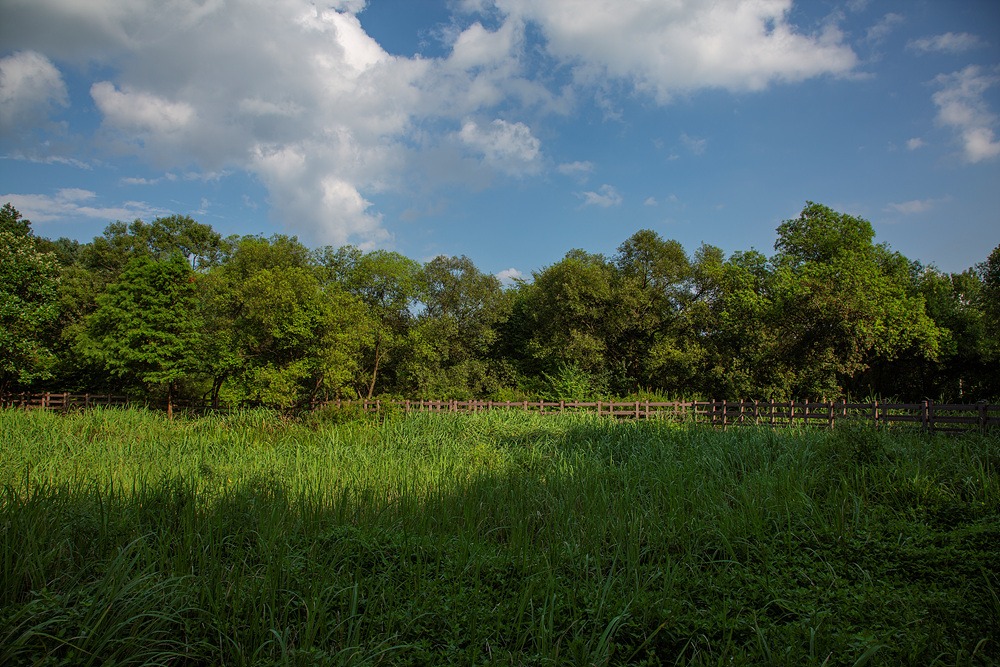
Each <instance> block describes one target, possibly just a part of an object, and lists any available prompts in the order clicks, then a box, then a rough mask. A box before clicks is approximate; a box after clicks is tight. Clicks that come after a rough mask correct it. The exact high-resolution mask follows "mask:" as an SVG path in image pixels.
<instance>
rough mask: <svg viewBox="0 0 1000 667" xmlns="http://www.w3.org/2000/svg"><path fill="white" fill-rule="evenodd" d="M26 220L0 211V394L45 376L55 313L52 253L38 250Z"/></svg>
mask: <svg viewBox="0 0 1000 667" xmlns="http://www.w3.org/2000/svg"><path fill="white" fill-rule="evenodd" d="M35 240H36V239H35V237H34V235H33V234H32V232H31V223H30V222H29V221H28V220H23V219H22V218H21V214H20V213H19V212H18V211H17V210H16V209H15V208H14V207H13V206H11V205H10V204H6V205H4V207H3V208H2V209H0V394H2V393H5V392H6V391H8V390H9V389H10V388H11V387H12V386H14V385H20V386H27V385H30V384H31V383H32V382H34V381H36V380H40V379H44V378H46V377H49V375H50V369H51V366H52V364H53V362H54V356H53V354H52V350H51V340H52V338H53V334H54V332H53V331H52V327H53V325H54V324H55V322H56V320H57V318H58V315H59V301H58V292H57V289H58V267H57V264H56V259H55V256H54V255H52V254H51V253H43V252H39V251H38V249H37V248H36V245H35Z"/></svg>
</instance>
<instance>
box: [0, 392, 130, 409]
mask: <svg viewBox="0 0 1000 667" xmlns="http://www.w3.org/2000/svg"><path fill="white" fill-rule="evenodd" d="M132 403H133V401H132V400H131V399H129V398H128V397H127V396H116V395H114V394H71V393H68V392H63V393H50V392H45V393H43V394H25V393H22V394H5V395H3V396H0V407H4V408H42V409H46V410H71V409H76V408H93V407H97V406H99V405H103V406H118V407H121V406H125V405H129V404H132Z"/></svg>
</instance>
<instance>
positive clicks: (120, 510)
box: [0, 410, 1000, 665]
mask: <svg viewBox="0 0 1000 667" xmlns="http://www.w3.org/2000/svg"><path fill="white" fill-rule="evenodd" d="M0 486H2V490H0V526H2V530H0V664H5V665H8V664H9V665H78V664H82V665H88V664H93V665H104V664H118V665H126V664H129V665H131V664H136V665H140V664H173V665H203V664H204V665H272V664H282V665H368V664H386V665H414V664H417V665H420V664H424V665H440V664H455V665H472V664H499V665H563V664H566V665H604V664H642V665H660V664H665V665H675V664H676V665H760V664H769V665H863V664H868V665H986V664H995V663H997V662H1000V643H998V642H1000V637H998V631H997V628H998V627H1000V619H998V613H1000V601H998V591H1000V569H998V568H1000V566H998V563H1000V440H998V438H997V437H995V436H974V437H973V436H965V437H961V438H948V437H932V436H926V435H921V434H916V433H904V432H892V431H888V432H887V431H878V430H871V429H838V430H837V431H835V432H826V431H813V432H806V431H794V430H787V431H770V430H756V429H750V428H747V429H736V430H730V431H727V432H720V431H713V430H709V429H707V428H703V427H694V426H686V425H676V424H670V423H666V422H649V423H646V422H625V423H614V422H612V421H609V420H607V419H597V418H595V417H593V416H588V415H564V416H544V417H542V416H538V415H531V414H525V413H520V412H511V413H500V412H494V413H482V414H476V415H449V414H440V415H412V416H410V417H406V418H402V417H400V418H397V419H390V420H388V421H387V422H386V423H384V424H373V423H369V422H362V421H354V422H348V423H343V424H323V423H319V422H316V423H311V424H306V423H300V422H295V421H286V420H282V419H280V418H278V417H276V416H274V415H271V414H268V413H265V412H242V413H235V414H232V415H226V416H211V417H204V418H200V419H190V420H185V419H179V420H175V421H172V422H171V421H168V420H166V419H165V418H164V417H163V416H161V415H159V414H156V413H151V412H144V411H137V410H132V411H119V410H93V411H90V412H85V413H79V414H70V415H65V416H63V415H56V414H50V413H43V412H24V411H17V410H5V411H0Z"/></svg>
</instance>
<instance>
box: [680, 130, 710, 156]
mask: <svg viewBox="0 0 1000 667" xmlns="http://www.w3.org/2000/svg"><path fill="white" fill-rule="evenodd" d="M681 143H682V144H684V147H685V148H687V149H688V150H689V151H691V153H693V154H694V155H702V154H704V153H705V149H706V148H707V147H708V139H702V138H701V137H692V136H691V135H689V134H687V133H685V134H682V135H681Z"/></svg>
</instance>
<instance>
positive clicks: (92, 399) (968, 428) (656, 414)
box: [0, 393, 1000, 433]
mask: <svg viewBox="0 0 1000 667" xmlns="http://www.w3.org/2000/svg"><path fill="white" fill-rule="evenodd" d="M132 403H133V401H131V400H130V399H129V398H127V397H125V396H116V395H112V394H71V393H43V394H10V395H6V396H2V397H0V406H2V407H8V408H9V407H19V408H37V409H48V410H63V411H66V410H74V409H86V408H90V407H96V406H125V405H129V404H132ZM140 404H144V403H141V402H140ZM327 406H329V407H336V408H339V409H352V408H353V409H361V410H363V411H365V412H369V413H376V414H388V413H393V412H396V413H400V412H401V413H414V412H456V413H474V412H484V411H488V410H522V411H527V412H534V413H537V414H543V415H550V414H551V415H554V414H561V413H572V412H578V413H579V412H586V413H593V414H596V415H598V416H605V417H612V418H616V419H660V420H671V421H687V422H695V423H704V424H711V425H712V426H716V427H720V428H728V427H730V426H741V425H756V426H810V427H824V428H831V429H832V428H836V426H837V425H838V424H841V425H843V424H865V423H867V424H874V425H877V426H886V427H888V426H892V427H908V428H917V429H920V430H923V431H928V432H931V431H933V432H947V433H965V432H986V431H988V430H992V429H995V428H997V427H998V426H1000V405H988V404H986V403H974V404H952V403H934V402H933V401H922V402H919V403H880V402H878V401H875V402H872V403H850V402H843V401H808V400H806V401H669V402H654V401H478V400H469V401H455V400H451V401H383V400H377V399H373V400H336V401H326V402H317V403H314V404H313V406H312V407H313V409H317V408H321V407H327ZM178 408H179V409H182V410H183V409H194V410H198V411H206V410H208V409H209V408H208V406H206V405H190V404H183V405H181V404H179V405H178Z"/></svg>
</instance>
